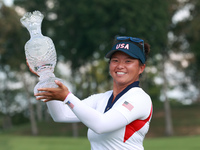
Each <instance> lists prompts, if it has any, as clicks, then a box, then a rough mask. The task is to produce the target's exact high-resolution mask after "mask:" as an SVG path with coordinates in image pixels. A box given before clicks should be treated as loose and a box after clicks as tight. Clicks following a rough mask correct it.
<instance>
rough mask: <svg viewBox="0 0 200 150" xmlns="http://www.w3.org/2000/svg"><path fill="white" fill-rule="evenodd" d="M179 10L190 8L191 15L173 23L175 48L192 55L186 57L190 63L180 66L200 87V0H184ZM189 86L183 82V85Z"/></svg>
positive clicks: (199, 99) (198, 98)
mask: <svg viewBox="0 0 200 150" xmlns="http://www.w3.org/2000/svg"><path fill="white" fill-rule="evenodd" d="M177 10H178V11H179V10H188V13H189V16H186V17H185V18H184V19H183V20H181V21H179V22H177V23H176V24H174V25H173V28H172V31H173V33H174V36H175V37H176V38H175V40H174V42H173V48H174V49H175V50H176V51H177V52H181V53H183V54H185V55H186V56H190V57H186V58H188V59H186V61H188V62H189V63H188V65H186V66H183V65H181V64H179V68H182V69H183V70H184V71H185V74H186V76H187V77H188V78H190V80H191V81H192V84H193V85H195V86H196V88H197V89H200V78H199V77H200V65H199V64H200V51H199V49H200V43H199V41H200V26H199V23H200V20H199V17H200V1H198V0H188V1H183V2H182V3H180V4H179V5H178V6H177ZM191 54H192V55H191ZM191 56H192V57H191ZM187 86H188V85H185V84H183V87H187ZM198 92H199V90H198ZM198 94H199V95H198V97H197V101H198V102H199V101H200V92H199V93H198Z"/></svg>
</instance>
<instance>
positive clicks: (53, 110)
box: [46, 96, 96, 122]
mask: <svg viewBox="0 0 200 150" xmlns="http://www.w3.org/2000/svg"><path fill="white" fill-rule="evenodd" d="M82 103H85V104H86V105H88V107H91V108H95V107H96V101H95V98H93V96H90V97H88V98H86V99H84V100H82ZM46 104H47V107H48V110H49V113H50V115H51V117H52V118H53V120H54V121H55V122H80V120H79V118H78V117H77V116H76V115H75V114H74V112H73V111H72V110H71V109H70V108H69V107H68V105H66V104H64V103H63V102H61V101H57V100H54V101H49V102H47V103H46Z"/></svg>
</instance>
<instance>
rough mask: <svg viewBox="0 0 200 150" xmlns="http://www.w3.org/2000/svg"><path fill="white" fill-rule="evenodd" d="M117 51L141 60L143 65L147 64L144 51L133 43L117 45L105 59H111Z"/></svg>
mask: <svg viewBox="0 0 200 150" xmlns="http://www.w3.org/2000/svg"><path fill="white" fill-rule="evenodd" d="M116 51H121V52H124V53H126V54H128V55H129V56H131V57H133V58H136V59H139V60H140V61H141V62H142V63H143V64H145V61H146V60H145V55H144V53H143V51H142V50H141V49H140V48H139V47H138V46H137V45H135V44H133V43H131V42H119V43H117V44H115V45H114V46H113V47H112V49H111V50H110V51H109V52H108V53H107V54H106V56H105V57H106V58H111V56H112V55H113V54H114V53H115V52H116Z"/></svg>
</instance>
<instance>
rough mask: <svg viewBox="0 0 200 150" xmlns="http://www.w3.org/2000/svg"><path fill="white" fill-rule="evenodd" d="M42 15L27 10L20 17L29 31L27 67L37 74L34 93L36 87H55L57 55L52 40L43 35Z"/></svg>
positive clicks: (26, 51)
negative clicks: (37, 78) (37, 80)
mask: <svg viewBox="0 0 200 150" xmlns="http://www.w3.org/2000/svg"><path fill="white" fill-rule="evenodd" d="M43 18H44V15H43V14H42V13H41V12H40V11H34V12H32V13H31V12H27V13H26V14H25V15H24V16H23V17H22V18H21V19H20V21H21V23H22V24H23V26H25V27H26V28H27V30H28V31H29V33H30V39H29V40H28V41H27V42H26V44H25V55H26V59H27V62H28V64H29V68H30V69H31V70H33V71H34V72H35V73H37V74H38V75H39V82H38V83H37V84H36V86H35V88H34V93H35V94H36V93H38V90H37V89H38V88H56V87H58V86H57V84H55V82H54V81H55V80H59V81H61V82H62V83H64V82H63V81H62V80H61V79H59V78H56V77H55V75H54V73H53V72H54V68H55V65H56V61H57V57H56V50H55V46H54V43H53V41H52V40H51V39H50V38H49V37H47V36H43V35H42V32H41V24H42V20H43Z"/></svg>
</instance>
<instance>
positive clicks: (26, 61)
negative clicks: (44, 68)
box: [26, 59, 39, 77]
mask: <svg viewBox="0 0 200 150" xmlns="http://www.w3.org/2000/svg"><path fill="white" fill-rule="evenodd" d="M26 64H27V66H28V68H29V70H30V71H31V72H32V73H33V74H35V75H36V76H38V77H39V75H38V74H37V73H36V72H35V71H33V70H32V69H31V67H30V66H29V63H28V61H27V59H26Z"/></svg>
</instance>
